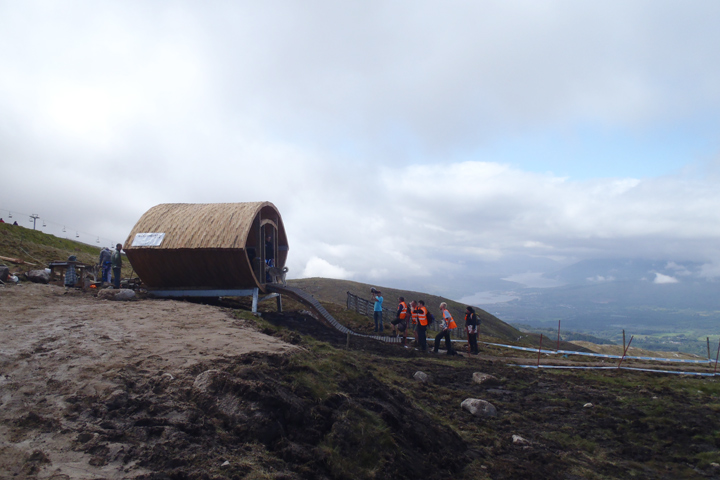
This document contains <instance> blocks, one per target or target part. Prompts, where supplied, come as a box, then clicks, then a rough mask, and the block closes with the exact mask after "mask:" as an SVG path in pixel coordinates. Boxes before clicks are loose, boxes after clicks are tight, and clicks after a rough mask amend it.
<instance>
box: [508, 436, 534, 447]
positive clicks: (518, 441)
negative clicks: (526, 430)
mask: <svg viewBox="0 0 720 480" xmlns="http://www.w3.org/2000/svg"><path fill="white" fill-rule="evenodd" d="M512 442H513V443H514V444H515V445H530V443H531V442H530V440H527V439H525V438H523V437H521V436H520V435H513V436H512Z"/></svg>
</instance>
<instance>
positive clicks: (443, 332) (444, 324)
mask: <svg viewBox="0 0 720 480" xmlns="http://www.w3.org/2000/svg"><path fill="white" fill-rule="evenodd" d="M440 312H442V319H441V320H440V328H441V329H440V332H439V333H438V334H437V336H436V337H435V349H434V352H435V353H438V350H439V349H440V341H441V340H442V338H443V337H445V348H446V349H447V354H448V355H457V352H456V351H455V350H453V348H452V341H451V340H450V330H453V329H455V328H457V324H456V323H455V320H453V317H452V315H451V314H450V312H449V311H448V309H447V303H445V302H442V303H441V304H440Z"/></svg>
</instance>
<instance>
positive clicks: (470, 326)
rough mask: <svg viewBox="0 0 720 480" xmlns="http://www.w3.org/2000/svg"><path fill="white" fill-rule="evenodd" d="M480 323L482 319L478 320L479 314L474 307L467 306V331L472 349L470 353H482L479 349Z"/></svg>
mask: <svg viewBox="0 0 720 480" xmlns="http://www.w3.org/2000/svg"><path fill="white" fill-rule="evenodd" d="M479 325H480V320H478V317H477V315H475V310H474V309H473V307H470V306H468V307H466V308H465V331H466V332H467V336H468V347H469V349H470V353H472V354H473V355H477V354H478V353H480V351H479V350H478V343H477V338H478V326H479Z"/></svg>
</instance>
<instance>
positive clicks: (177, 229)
mask: <svg viewBox="0 0 720 480" xmlns="http://www.w3.org/2000/svg"><path fill="white" fill-rule="evenodd" d="M265 235H272V239H273V242H272V245H273V247H271V248H272V250H275V258H274V262H275V266H278V267H281V268H282V267H283V266H284V265H285V261H286V259H287V254H288V243H287V235H286V234H285V227H284V226H283V223H282V218H281V217H280V213H279V212H278V211H277V208H275V205H273V204H272V203H270V202H249V203H210V204H189V203H167V204H162V205H157V206H155V207H153V208H151V209H150V210H148V211H147V212H145V214H144V215H143V216H142V217H140V220H138V222H137V223H136V224H135V227H133V229H132V231H131V232H130V235H128V238H127V240H125V245H124V246H123V248H124V250H125V253H126V254H127V257H128V260H129V261H130V263H131V264H132V266H133V268H134V269H135V271H136V272H137V274H138V275H139V276H140V278H141V279H142V281H143V282H144V283H145V284H146V285H147V286H148V288H155V289H159V288H251V287H252V288H254V287H260V288H263V286H264V284H265V280H266V275H265V267H266V264H265V259H267V258H272V257H271V256H269V253H266V251H267V249H266V242H265V238H264V237H265Z"/></svg>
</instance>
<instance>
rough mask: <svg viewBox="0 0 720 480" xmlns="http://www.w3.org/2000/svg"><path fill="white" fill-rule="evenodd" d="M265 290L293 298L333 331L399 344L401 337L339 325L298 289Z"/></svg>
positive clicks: (270, 286) (271, 287) (277, 287)
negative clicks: (358, 330)
mask: <svg viewBox="0 0 720 480" xmlns="http://www.w3.org/2000/svg"><path fill="white" fill-rule="evenodd" d="M265 289H266V290H267V291H268V292H273V293H279V294H281V295H287V296H288V297H290V298H293V299H295V300H297V301H298V302H300V303H302V304H303V305H305V306H306V307H308V309H310V310H311V311H312V312H313V313H315V314H316V315H317V316H318V318H319V319H321V320H324V321H326V322H327V323H329V324H330V325H331V326H332V327H333V328H335V330H337V331H339V332H341V333H344V334H346V335H347V334H349V335H353V336H356V337H365V338H372V339H375V340H379V341H381V342H387V343H400V342H401V341H402V337H386V336H380V335H366V334H364V333H356V332H353V331H352V330H350V329H349V328H347V327H346V326H345V325H342V324H340V322H338V321H337V320H335V318H334V317H333V316H332V315H330V312H328V311H327V310H326V309H325V307H323V306H322V305H320V302H318V301H317V300H315V297H313V296H312V295H310V294H309V293H307V292H305V291H303V290H300V289H299V288H295V287H283V286H282V285H278V284H267V285H266V287H265Z"/></svg>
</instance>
